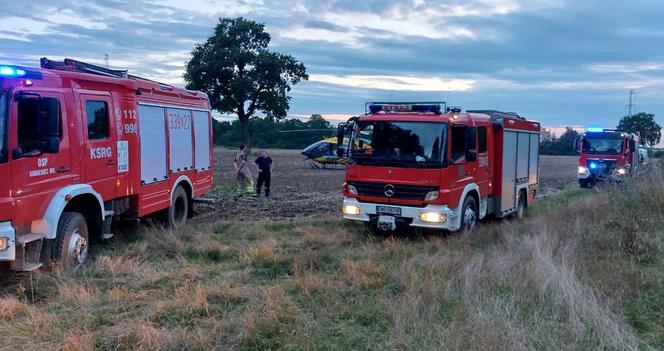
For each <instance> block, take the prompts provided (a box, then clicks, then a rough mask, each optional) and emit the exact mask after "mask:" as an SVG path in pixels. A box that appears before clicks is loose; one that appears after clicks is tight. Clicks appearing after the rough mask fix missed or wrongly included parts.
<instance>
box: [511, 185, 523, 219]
mask: <svg viewBox="0 0 664 351" xmlns="http://www.w3.org/2000/svg"><path fill="white" fill-rule="evenodd" d="M525 216H526V192H525V191H521V192H520V193H519V202H518V203H517V204H516V213H515V214H514V218H516V219H521V218H523V217H525Z"/></svg>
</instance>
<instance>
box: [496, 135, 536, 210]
mask: <svg viewBox="0 0 664 351" xmlns="http://www.w3.org/2000/svg"><path fill="white" fill-rule="evenodd" d="M503 138H504V141H503V154H502V157H503V167H502V180H501V191H502V193H501V197H500V206H499V210H500V213H497V214H498V215H499V216H505V215H508V214H510V213H512V212H514V211H515V210H516V206H517V196H518V194H519V192H520V191H521V190H522V189H526V190H525V191H526V195H527V196H529V195H530V194H531V191H530V188H531V186H533V185H536V184H537V183H538V169H537V168H538V162H539V134H537V133H533V132H527V131H515V130H506V131H505V132H504V133H503ZM533 195H534V193H533Z"/></svg>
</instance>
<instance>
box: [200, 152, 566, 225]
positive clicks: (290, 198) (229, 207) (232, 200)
mask: <svg viewBox="0 0 664 351" xmlns="http://www.w3.org/2000/svg"><path fill="white" fill-rule="evenodd" d="M257 151H258V150H254V152H257ZM235 154H236V150H228V149H221V148H217V149H215V153H214V159H215V174H214V176H215V186H214V188H213V190H212V191H211V192H210V193H209V194H208V196H207V197H209V198H213V199H214V200H215V201H216V203H214V204H208V203H205V204H197V205H196V207H195V208H196V212H197V213H196V221H209V220H215V221H217V220H238V219H240V218H243V219H246V220H250V221H269V220H282V221H283V220H289V219H296V218H311V217H318V218H329V217H336V216H338V215H339V205H340V204H341V199H342V198H341V185H342V183H343V179H344V172H343V168H341V167H339V168H337V169H326V170H324V169H314V168H312V167H311V166H309V164H308V163H307V162H305V161H304V156H302V155H301V154H300V151H299V150H268V154H269V155H270V156H271V157H272V159H273V160H274V162H275V169H274V173H273V175H272V194H271V197H270V198H265V197H263V196H260V197H256V198H254V197H249V196H243V195H241V192H239V191H238V190H237V182H236V180H235V172H234V169H233V159H234V157H235ZM255 158H256V156H252V157H250V161H251V163H252V164H253V161H254V160H255ZM576 162H577V158H576V157H574V156H542V157H541V158H540V190H539V193H540V196H541V197H548V196H552V195H555V194H557V193H558V192H560V191H561V190H562V189H563V188H565V187H566V186H570V185H572V184H574V183H575V182H576V170H577V167H576V165H577V163H576ZM256 176H257V172H256V171H255V170H254V177H256Z"/></svg>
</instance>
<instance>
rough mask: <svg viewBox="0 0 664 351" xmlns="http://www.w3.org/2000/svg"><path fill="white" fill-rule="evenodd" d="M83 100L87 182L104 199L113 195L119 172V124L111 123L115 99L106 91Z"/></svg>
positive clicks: (84, 160)
mask: <svg viewBox="0 0 664 351" xmlns="http://www.w3.org/2000/svg"><path fill="white" fill-rule="evenodd" d="M80 101H81V109H82V111H81V112H82V114H81V115H82V116H84V121H85V123H84V125H85V127H84V133H83V137H84V138H85V143H84V144H85V151H84V155H83V162H84V165H83V169H84V170H85V177H84V182H85V183H87V184H90V185H92V187H93V188H94V189H95V190H96V191H97V192H98V193H99V194H101V196H102V198H104V199H109V198H113V197H114V196H115V188H116V178H117V174H118V172H117V171H118V156H117V146H116V143H115V132H114V129H113V128H114V126H115V123H111V113H112V111H114V108H113V107H114V106H113V100H112V98H111V95H110V94H109V93H103V92H102V93H100V94H99V95H96V94H95V95H89V94H85V95H81V96H80Z"/></svg>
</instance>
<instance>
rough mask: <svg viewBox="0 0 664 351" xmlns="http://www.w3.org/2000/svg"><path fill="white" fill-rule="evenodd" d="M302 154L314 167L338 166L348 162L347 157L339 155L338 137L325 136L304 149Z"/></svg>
mask: <svg viewBox="0 0 664 351" xmlns="http://www.w3.org/2000/svg"><path fill="white" fill-rule="evenodd" d="M302 155H304V156H305V157H306V159H305V161H308V162H309V165H310V166H311V167H312V168H324V169H325V168H327V167H328V166H332V167H333V168H336V166H337V165H345V164H346V157H339V156H338V155H337V137H332V138H325V139H323V140H320V141H317V142H315V143H313V144H311V145H309V146H307V147H306V148H304V150H302Z"/></svg>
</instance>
